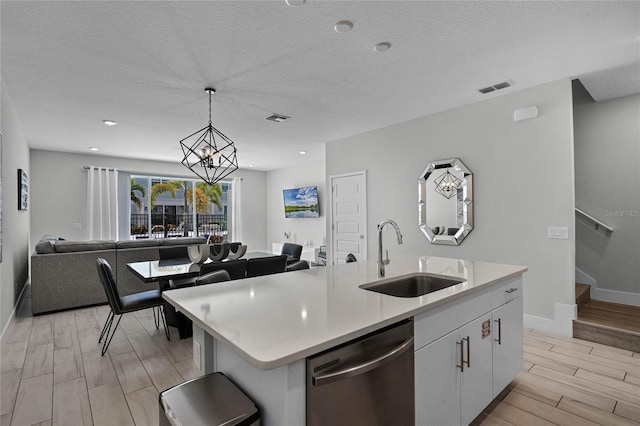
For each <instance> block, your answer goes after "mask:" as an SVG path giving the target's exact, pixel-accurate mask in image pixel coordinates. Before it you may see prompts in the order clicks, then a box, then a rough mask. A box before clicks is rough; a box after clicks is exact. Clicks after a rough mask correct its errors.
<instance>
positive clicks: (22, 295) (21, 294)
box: [0, 280, 29, 339]
mask: <svg viewBox="0 0 640 426" xmlns="http://www.w3.org/2000/svg"><path fill="white" fill-rule="evenodd" d="M28 285H29V280H27V281H26V282H25V283H24V285H23V286H22V291H21V292H20V296H18V301H17V302H16V304H15V305H13V310H12V311H11V315H9V320H8V321H7V323H6V324H5V325H4V327H3V328H2V333H0V339H2V338H3V337H4V333H6V331H7V329H8V328H9V324H11V321H12V320H13V319H14V318H15V316H16V311H17V310H18V306H20V303H21V302H22V298H23V297H24V293H25V290H26V289H27V286H28Z"/></svg>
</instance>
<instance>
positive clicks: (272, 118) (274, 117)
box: [265, 114, 291, 123]
mask: <svg viewBox="0 0 640 426" xmlns="http://www.w3.org/2000/svg"><path fill="white" fill-rule="evenodd" d="M290 118H291V117H287V116H286V115H280V114H271V115H270V116H268V117H265V120H269V121H275V122H276V123H282V122H283V121H284V120H288V119H290Z"/></svg>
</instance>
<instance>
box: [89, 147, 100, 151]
mask: <svg viewBox="0 0 640 426" xmlns="http://www.w3.org/2000/svg"><path fill="white" fill-rule="evenodd" d="M97 150H98V148H96V147H95V146H90V147H89V151H97Z"/></svg>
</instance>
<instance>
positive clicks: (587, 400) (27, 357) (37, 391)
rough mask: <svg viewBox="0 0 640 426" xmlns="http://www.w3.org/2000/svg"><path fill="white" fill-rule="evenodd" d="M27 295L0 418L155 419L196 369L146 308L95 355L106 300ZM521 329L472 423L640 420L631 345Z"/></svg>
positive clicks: (5, 373)
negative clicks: (165, 399)
mask: <svg viewBox="0 0 640 426" xmlns="http://www.w3.org/2000/svg"><path fill="white" fill-rule="evenodd" d="M26 301H27V303H25V304H23V305H22V306H21V308H20V311H19V314H18V316H17V318H16V319H14V320H12V322H11V324H10V325H9V328H8V329H7V331H6V332H5V334H4V335H3V336H2V340H1V341H0V373H1V374H0V426H9V425H16V426H17V425H34V424H42V425H74V426H75V425H107V426H116V425H118V426H119V425H137V426H140V425H157V424H158V393H159V392H160V391H161V390H164V389H166V388H167V387H170V386H173V385H175V384H178V383H180V382H182V381H184V380H187V379H190V378H193V377H194V376H195V374H196V372H195V371H194V370H193V368H192V352H191V351H192V340H191V339H186V340H179V339H178V337H177V333H176V330H175V329H171V331H172V340H171V341H167V340H166V338H165V337H164V335H163V332H162V329H160V331H159V332H158V331H156V330H155V328H154V327H149V326H148V324H150V321H153V319H152V318H150V316H151V315H152V313H151V311H144V312H139V313H136V314H127V315H126V316H125V319H123V320H122V323H121V326H122V325H123V324H124V326H123V327H122V328H121V329H120V331H119V332H118V333H117V334H116V337H114V340H113V342H112V346H111V347H110V349H109V352H108V353H107V354H105V356H104V357H102V356H100V346H99V345H98V344H97V340H98V335H99V332H100V327H101V326H102V324H103V323H104V320H105V319H106V316H107V314H108V312H109V309H108V307H106V306H101V307H95V308H86V309H79V310H74V311H69V312H63V313H57V314H51V315H43V316H38V317H32V316H31V315H30V313H29V312H30V306H28V298H27V299H26ZM145 325H147V327H145ZM524 334H525V337H524V363H523V371H522V373H520V375H519V376H518V377H517V378H516V379H515V380H514V381H513V382H512V383H511V384H510V385H509V386H508V387H507V389H506V390H505V391H504V392H503V393H502V394H501V395H500V396H499V397H498V398H496V400H494V401H493V402H492V404H491V405H490V406H489V407H488V408H487V410H485V412H484V413H483V414H482V415H480V416H479V417H478V418H477V419H476V420H475V421H474V423H473V424H475V425H479V424H482V425H538V424H540V425H550V424H556V425H571V426H573V425H592V424H600V425H640V353H635V352H631V351H627V350H622V349H617V348H612V347H609V346H605V345H601V344H598V343H592V342H587V341H584V340H580V339H571V338H565V337H559V336H554V335H550V334H545V333H541V332H538V331H535V330H525V333H524ZM268 426H280V425H268ZM417 426H432V425H417ZM433 426H440V425H433Z"/></svg>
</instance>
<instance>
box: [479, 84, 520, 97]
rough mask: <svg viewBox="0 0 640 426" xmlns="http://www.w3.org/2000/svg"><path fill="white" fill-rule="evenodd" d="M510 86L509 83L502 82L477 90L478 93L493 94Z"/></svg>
mask: <svg viewBox="0 0 640 426" xmlns="http://www.w3.org/2000/svg"><path fill="white" fill-rule="evenodd" d="M512 84H513V83H511V82H508V81H504V82H502V83H498V84H494V85H493V86H489V87H484V88H482V89H478V92H480V93H482V94H486V93H491V92H494V91H496V90H500V89H504V88H505V87H511V85H512Z"/></svg>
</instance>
